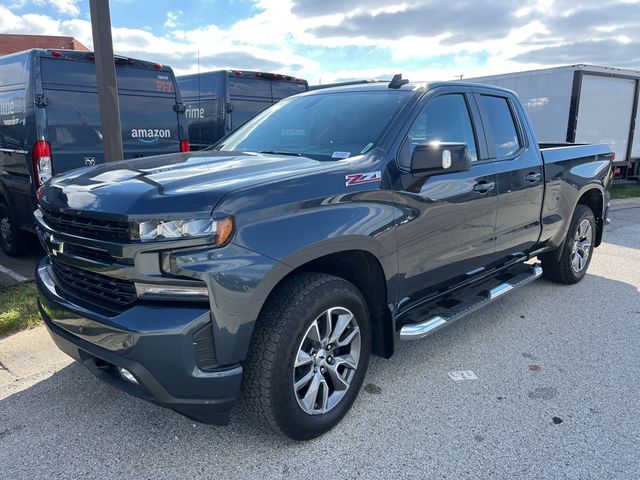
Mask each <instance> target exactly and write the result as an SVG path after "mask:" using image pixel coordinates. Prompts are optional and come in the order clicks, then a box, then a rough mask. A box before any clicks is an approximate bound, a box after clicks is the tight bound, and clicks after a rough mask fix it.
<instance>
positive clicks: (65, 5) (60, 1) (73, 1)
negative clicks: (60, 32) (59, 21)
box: [49, 0, 80, 17]
mask: <svg viewBox="0 0 640 480" xmlns="http://www.w3.org/2000/svg"><path fill="white" fill-rule="evenodd" d="M49 3H50V4H51V6H52V7H53V8H55V9H56V10H58V12H60V13H63V14H66V15H70V16H72V17H77V16H78V15H79V14H80V9H79V8H78V0H49Z"/></svg>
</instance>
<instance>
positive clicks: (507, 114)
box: [480, 95, 522, 158]
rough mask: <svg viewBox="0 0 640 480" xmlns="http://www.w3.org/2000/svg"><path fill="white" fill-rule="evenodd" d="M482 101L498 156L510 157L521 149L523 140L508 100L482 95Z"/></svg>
mask: <svg viewBox="0 0 640 480" xmlns="http://www.w3.org/2000/svg"><path fill="white" fill-rule="evenodd" d="M480 102H481V103H482V109H483V110H484V113H485V114H486V116H487V117H488V118H487V121H488V122H489V126H490V127H491V132H492V133H493V142H494V143H495V147H496V157H497V158H505V157H509V156H511V155H513V154H514V153H516V152H517V151H518V150H520V147H522V142H521V141H520V137H519V135H518V129H517V128H516V124H515V121H514V119H513V114H512V113H511V108H510V107H509V102H508V100H507V99H506V98H504V97H495V96H493V95H480Z"/></svg>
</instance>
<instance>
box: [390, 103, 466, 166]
mask: <svg viewBox="0 0 640 480" xmlns="http://www.w3.org/2000/svg"><path fill="white" fill-rule="evenodd" d="M431 142H451V143H464V144H466V145H467V148H468V149H469V156H470V157H471V161H476V160H477V159H478V149H477V146H476V138H475V134H474V131H473V124H472V123H471V117H470V115H469V108H468V107H467V102H466V100H465V98H464V95H462V94H460V93H455V94H447V95H442V96H440V97H436V98H434V99H433V100H430V101H429V102H428V103H427V104H426V105H425V107H424V108H423V110H422V111H421V112H420V114H419V115H418V117H417V118H416V120H415V121H414V123H413V125H412V126H411V130H409V133H408V134H407V138H406V139H405V141H404V144H403V145H402V149H401V150H400V165H402V166H403V167H407V168H409V167H410V166H411V156H412V155H413V150H414V149H415V147H416V146H418V145H427V144H429V143H431Z"/></svg>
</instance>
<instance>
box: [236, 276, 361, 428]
mask: <svg viewBox="0 0 640 480" xmlns="http://www.w3.org/2000/svg"><path fill="white" fill-rule="evenodd" d="M370 353H371V327H370V320H369V311H368V309H367V305H366V303H365V301H364V299H363V297H362V295H361V294H360V292H359V291H358V289H357V288H356V287H354V286H353V285H352V284H351V283H350V282H348V281H346V280H343V279H341V278H338V277H334V276H331V275H324V274H318V273H302V274H299V275H295V276H294V277H292V278H290V279H288V280H285V282H284V283H283V284H282V285H280V286H279V287H278V288H277V290H276V291H275V292H274V293H273V294H272V296H271V298H270V300H269V301H268V303H267V304H266V305H265V307H264V309H263V311H262V312H261V314H260V317H259V318H258V321H257V323H256V327H255V330H254V333H253V338H252V340H251V345H250V347H249V354H248V357H247V360H246V362H245V377H244V381H243V387H242V396H243V399H244V403H245V404H246V406H247V407H248V408H249V410H250V411H251V412H252V413H253V414H254V416H256V417H257V419H259V420H261V421H262V422H263V423H266V424H268V425H269V426H271V427H274V428H276V429H279V430H280V431H281V432H283V433H284V434H285V435H287V436H288V437H290V438H293V439H295V440H308V439H311V438H314V437H317V436H319V435H322V434H323V433H325V432H327V431H328V430H330V429H331V428H332V427H334V426H335V425H336V424H337V423H338V422H340V420H341V419H342V417H344V415H345V414H346V413H347V412H348V411H349V409H350V408H351V405H352V404H353V402H354V400H355V399H356V397H357V396H358V392H359V390H360V387H361V386H362V382H363V380H364V376H365V374H366V371H367V366H368V364H369V355H370Z"/></svg>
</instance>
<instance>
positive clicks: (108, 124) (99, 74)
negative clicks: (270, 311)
mask: <svg viewBox="0 0 640 480" xmlns="http://www.w3.org/2000/svg"><path fill="white" fill-rule="evenodd" d="M89 9H90V11H91V31H92V33H93V52H94V55H95V61H96V79H97V83H98V105H99V107H100V122H101V124H102V144H103V146H104V159H105V162H116V161H118V160H122V159H123V158H124V155H123V152H122V130H121V129H120V107H119V105H118V82H117V80H116V64H115V61H114V57H113V40H112V38H111V15H110V13H109V0H89Z"/></svg>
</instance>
